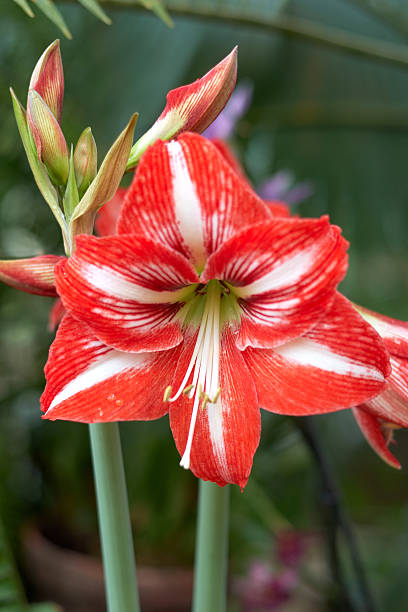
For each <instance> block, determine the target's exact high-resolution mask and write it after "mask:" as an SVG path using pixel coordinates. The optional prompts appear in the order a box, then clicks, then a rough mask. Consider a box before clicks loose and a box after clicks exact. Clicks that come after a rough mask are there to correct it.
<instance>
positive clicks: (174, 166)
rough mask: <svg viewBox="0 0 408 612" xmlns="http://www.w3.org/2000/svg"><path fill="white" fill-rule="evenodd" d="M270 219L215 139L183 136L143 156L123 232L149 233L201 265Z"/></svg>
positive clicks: (120, 227)
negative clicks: (233, 239)
mask: <svg viewBox="0 0 408 612" xmlns="http://www.w3.org/2000/svg"><path fill="white" fill-rule="evenodd" d="M270 217H271V213H270V212H269V211H268V208H267V206H266V205H265V204H264V203H263V202H262V200H260V198H258V196H257V195H256V194H255V193H254V192H253V191H252V190H251V189H250V188H249V186H248V185H247V184H246V183H245V182H244V181H243V180H242V179H240V178H239V177H238V176H237V175H236V174H235V173H234V171H233V170H232V169H231V167H230V166H229V164H228V163H227V162H226V161H225V160H224V159H223V157H222V156H221V155H220V153H219V152H218V151H217V149H216V148H215V147H214V145H213V144H212V143H211V142H210V141H208V140H206V139H205V138H203V137H202V136H199V135H197V134H183V135H182V136H180V138H179V139H178V140H177V141H172V142H170V143H164V142H157V143H156V144H155V145H153V146H152V147H150V148H149V149H148V151H147V152H146V153H145V155H144V156H143V157H142V159H141V161H140V164H139V166H138V168H137V171H136V174H135V178H134V179H133V182H132V184H131V186H130V188H129V190H128V192H127V194H126V197H125V201H124V205H123V209H122V213H121V216H120V218H119V223H118V233H119V234H123V233H140V234H144V235H145V236H148V237H150V238H152V239H154V240H157V241H159V242H162V243H163V244H165V245H167V246H169V247H171V248H173V249H175V250H177V251H179V252H180V253H182V254H183V255H184V256H186V257H188V258H189V259H190V260H191V261H192V262H193V263H194V265H195V266H196V267H197V268H202V267H203V266H204V263H205V260H206V259H207V257H208V255H209V254H211V253H212V252H213V251H215V250H216V249H217V248H218V247H219V246H220V245H221V244H222V243H223V242H225V240H227V239H228V238H229V237H230V236H231V235H233V234H234V233H236V232H237V231H239V230H241V229H242V228H243V227H245V226H247V225H251V224H254V223H258V222H261V221H263V220H266V219H269V218H270Z"/></svg>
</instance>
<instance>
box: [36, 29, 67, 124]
mask: <svg viewBox="0 0 408 612" xmlns="http://www.w3.org/2000/svg"><path fill="white" fill-rule="evenodd" d="M32 89H34V90H35V91H37V93H39V94H40V95H41V97H42V98H43V100H44V101H45V102H46V104H47V105H48V106H49V108H50V109H51V111H52V113H53V114H54V115H55V117H56V119H57V121H58V122H60V121H61V114H62V103H63V98H64V70H63V66H62V58H61V50H60V41H59V38H57V39H56V40H54V42H53V43H51V44H50V45H49V46H48V47H47V48H46V50H45V51H44V53H43V54H42V55H41V57H40V59H39V60H38V62H37V64H36V66H35V68H34V71H33V74H32V75H31V79H30V84H29V91H30V90H32Z"/></svg>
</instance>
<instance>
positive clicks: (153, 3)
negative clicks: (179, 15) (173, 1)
mask: <svg viewBox="0 0 408 612" xmlns="http://www.w3.org/2000/svg"><path fill="white" fill-rule="evenodd" d="M139 2H140V4H142V5H143V6H144V7H145V8H147V9H149V10H150V11H153V13H155V14H156V15H157V16H158V17H159V18H160V19H161V20H162V21H163V22H164V23H165V24H166V25H167V26H169V28H172V27H173V26H174V23H173V20H172V18H171V17H170V15H169V14H168V12H167V10H166V8H165V6H164V5H163V2H162V1H161V0H139Z"/></svg>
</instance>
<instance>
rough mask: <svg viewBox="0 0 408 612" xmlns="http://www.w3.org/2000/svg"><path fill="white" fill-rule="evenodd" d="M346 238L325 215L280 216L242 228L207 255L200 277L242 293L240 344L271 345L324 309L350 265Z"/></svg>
mask: <svg viewBox="0 0 408 612" xmlns="http://www.w3.org/2000/svg"><path fill="white" fill-rule="evenodd" d="M346 248H347V242H346V241H345V240H344V238H342V237H341V235H340V230H339V228H338V227H336V226H333V225H330V224H329V222H328V220H327V218H326V217H323V218H321V219H283V218H279V219H278V218H276V219H273V220H270V221H267V222H264V223H263V224H262V225H260V224H258V225H256V226H252V227H249V228H246V229H244V230H243V231H241V232H240V233H238V234H236V235H235V236H233V237H232V238H230V240H228V242H226V243H225V244H223V245H222V246H221V247H220V248H219V249H218V251H216V252H215V253H214V254H213V255H212V256H211V257H210V258H209V260H208V262H207V265H206V267H205V269H204V272H203V274H202V275H201V280H202V282H206V281H208V280H210V279H212V278H218V279H220V280H224V281H227V282H228V283H230V284H231V285H232V290H233V292H234V293H235V295H237V296H238V298H239V305H240V310H241V329H240V332H239V336H238V339H237V343H238V346H239V348H240V349H244V348H246V347H247V346H253V347H258V348H271V347H273V346H276V345H279V344H282V343H283V342H287V341H288V340H291V339H292V338H296V337H298V336H300V335H301V334H303V333H305V332H306V331H307V330H308V329H310V327H312V326H313V325H314V324H315V323H316V321H317V320H318V319H319V318H320V317H321V316H322V315H323V314H324V313H325V311H326V310H327V309H328V307H329V306H330V304H331V302H332V300H333V298H334V290H335V288H336V286H337V284H338V283H339V282H340V280H341V279H342V278H343V276H344V274H345V272H346V268H347V255H346Z"/></svg>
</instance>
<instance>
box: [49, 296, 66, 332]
mask: <svg viewBox="0 0 408 612" xmlns="http://www.w3.org/2000/svg"><path fill="white" fill-rule="evenodd" d="M65 313H66V310H65V306H64V304H63V303H62V300H61V298H57V299H56V300H55V302H54V304H53V306H52V308H51V310H50V313H49V315H48V331H50V332H53V331H55V330H56V329H57V327H58V325H59V324H60V323H61V321H62V318H63V316H64V315H65Z"/></svg>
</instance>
